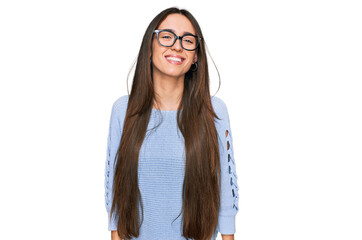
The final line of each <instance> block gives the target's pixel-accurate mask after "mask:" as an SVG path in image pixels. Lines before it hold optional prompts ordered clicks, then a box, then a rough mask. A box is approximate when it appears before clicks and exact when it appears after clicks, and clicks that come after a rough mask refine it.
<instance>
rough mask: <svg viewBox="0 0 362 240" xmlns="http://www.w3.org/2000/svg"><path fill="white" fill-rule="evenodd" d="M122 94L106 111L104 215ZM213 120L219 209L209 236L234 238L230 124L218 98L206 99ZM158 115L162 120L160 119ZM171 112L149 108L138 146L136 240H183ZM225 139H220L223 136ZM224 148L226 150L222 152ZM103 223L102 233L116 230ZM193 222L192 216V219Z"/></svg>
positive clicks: (177, 144)
mask: <svg viewBox="0 0 362 240" xmlns="http://www.w3.org/2000/svg"><path fill="white" fill-rule="evenodd" d="M128 98H129V96H128V95H124V96H121V97H119V98H118V99H117V100H116V101H115V102H114V104H113V106H112V113H111V117H110V124H109V135H108V141H107V158H106V167H105V181H104V184H105V203H106V210H107V212H108V219H109V216H110V209H111V206H112V200H113V196H112V187H113V177H114V169H113V163H114V161H115V155H116V152H117V149H118V146H119V143H120V139H121V135H122V131H123V123H124V118H125V114H126V110H127V104H128ZM211 100H212V104H213V108H214V111H215V112H216V115H217V116H218V117H219V118H220V119H221V120H218V119H216V118H214V119H215V127H216V129H217V132H218V139H219V140H218V141H219V150H220V165H221V192H220V194H221V195H220V198H221V207H220V211H219V217H218V225H217V227H216V229H215V232H214V236H213V238H212V240H213V239H216V236H217V234H218V232H220V233H221V234H234V233H235V217H236V214H237V212H238V200H239V198H238V196H239V194H238V185H237V179H238V177H237V174H236V168H235V160H234V151H233V143H232V132H231V129H230V120H229V115H228V111H227V107H226V105H225V103H224V102H223V101H222V100H221V99H220V98H218V97H215V96H213V97H211ZM161 114H162V116H161ZM176 115H177V110H174V111H164V110H161V112H160V111H159V110H156V109H152V114H151V117H150V121H149V125H148V128H147V129H150V128H152V127H154V126H156V125H158V124H159V123H160V122H161V121H162V123H161V125H160V126H158V127H157V128H156V129H155V130H152V131H147V133H146V137H145V140H144V142H143V144H142V146H141V149H140V154H139V165H138V185H139V189H140V192H141V196H142V201H143V208H144V209H143V210H144V220H143V223H142V225H141V228H140V236H139V238H133V239H139V240H181V239H182V240H184V239H185V238H184V237H183V236H182V229H181V226H182V223H181V221H182V214H181V215H180V216H179V217H178V218H177V219H176V221H174V222H173V223H172V221H173V220H174V219H175V218H176V217H177V216H178V215H179V213H180V211H181V208H182V185H183V180H184V171H185V166H184V165H185V155H184V151H185V146H184V138H183V136H182V133H181V131H180V130H179V129H178V126H177V121H176ZM226 130H227V131H228V135H227V136H225V131H226ZM228 146H229V149H228V148H227V147H228ZM114 216H115V214H113V217H112V219H111V221H108V230H109V231H116V230H117V223H118V220H119V219H118V218H115V217H114ZM195 217H196V216H195Z"/></svg>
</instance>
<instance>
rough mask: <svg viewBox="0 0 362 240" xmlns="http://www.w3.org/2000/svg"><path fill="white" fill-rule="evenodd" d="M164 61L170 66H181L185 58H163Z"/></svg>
mask: <svg viewBox="0 0 362 240" xmlns="http://www.w3.org/2000/svg"><path fill="white" fill-rule="evenodd" d="M165 58H166V60H167V61H168V62H169V63H172V64H182V63H183V61H184V60H185V58H182V57H176V56H165Z"/></svg>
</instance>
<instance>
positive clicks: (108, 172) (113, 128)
mask: <svg viewBox="0 0 362 240" xmlns="http://www.w3.org/2000/svg"><path fill="white" fill-rule="evenodd" d="M119 108H120V101H119V100H117V101H115V102H114V103H113V106H112V111H111V116H110V121H109V131H108V139H107V157H106V166H105V180H104V187H105V194H104V196H105V206H106V210H107V213H108V230H109V231H116V230H117V225H118V217H117V218H116V217H115V213H113V216H112V219H110V211H111V207H112V201H113V191H112V190H113V189H112V188H113V177H114V170H115V166H116V165H115V163H116V159H115V156H116V152H117V150H118V147H119V143H120V140H121V128H120V121H119V116H120V111H119Z"/></svg>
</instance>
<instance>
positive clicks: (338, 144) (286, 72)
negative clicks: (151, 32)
mask: <svg viewBox="0 0 362 240" xmlns="http://www.w3.org/2000/svg"><path fill="white" fill-rule="evenodd" d="M359 3H360V2H359V1H351V0H344V1H342V0H340V1H326V0H325V1H322V0H313V1H311V0H303V1H290V0H289V1H286V0H285V1H281V0H279V1H266V0H264V1H261V0H253V1H215V2H210V1H204V2H201V1H195V0H193V1H143V2H140V1H134V2H131V1H90V0H88V1H80V0H72V1H69V0H62V1H36V0H34V1H1V3H0V80H1V85H0V109H1V118H0V119H1V124H0V132H1V133H0V140H1V150H0V161H1V166H0V184H1V186H0V187H1V198H0V201H1V204H0V219H1V230H0V239H4V240H5V239H6V240H9V239H38V240H43V239H52V240H57V239H62V240H64V239H110V233H109V232H108V231H107V215H106V210H105V203H104V168H105V159H106V143H107V142H106V141H107V134H108V132H107V131H108V126H109V125H108V124H109V117H110V113H111V107H112V104H113V102H114V101H115V100H116V99H117V98H118V97H120V96H122V95H125V94H127V74H128V72H129V70H130V68H131V65H132V63H133V61H134V60H135V58H136V56H137V54H138V50H139V47H140V43H141V40H142V37H143V34H144V32H145V30H146V28H147V26H148V24H149V23H150V21H151V20H152V19H153V18H154V17H155V16H156V15H157V14H158V13H159V12H160V11H162V10H163V9H165V8H168V7H171V6H178V7H181V8H186V9H188V10H189V11H190V12H191V13H192V14H193V15H194V16H195V17H196V19H197V20H198V21H199V23H200V25H201V28H202V30H203V33H204V37H205V39H206V42H207V45H208V47H209V50H210V53H211V56H212V57H213V59H214V61H215V63H216V66H217V68H218V69H219V72H220V75H221V88H220V90H219V92H217V94H216V96H218V97H220V98H221V99H223V100H224V102H225V103H226V105H227V107H228V111H229V115H230V122H231V129H232V134H233V140H234V142H233V146H234V154H235V161H236V168H237V173H238V176H239V179H238V185H239V188H240V190H239V197H240V200H239V212H238V214H237V217H236V228H237V230H236V233H235V239H237V240H241V239H243V240H268V239H278V240H291V239H292V240H299V239H303V240H305V239H308V240H311V239H313V240H314V239H316V240H317V239H318V240H320V239H328V240H330V239H343V240H345V239H348V240H354V239H356V240H357V239H359V240H361V239H362V231H361V226H362V204H361V202H362V184H361V183H362V175H361V171H362V168H361V160H362V127H361V122H362V104H361V103H362V96H361V95H362V94H361V92H362V88H361V80H362V70H361V69H362V57H361V56H362V44H361V43H362V31H361V30H362V26H361V25H362V24H361V23H362V14H361V12H362V8H361V5H359ZM209 63H210V73H211V87H212V88H211V90H212V91H211V94H215V93H216V91H217V87H218V84H219V82H218V81H219V79H218V77H217V74H216V70H215V67H214V65H213V64H212V62H211V61H210V62H209ZM128 83H129V84H128V86H129V87H131V83H132V79H131V77H130V78H129V82H128ZM129 91H130V89H129Z"/></svg>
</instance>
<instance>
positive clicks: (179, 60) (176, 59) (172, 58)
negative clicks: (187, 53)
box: [167, 57, 181, 62]
mask: <svg viewBox="0 0 362 240" xmlns="http://www.w3.org/2000/svg"><path fill="white" fill-rule="evenodd" d="M167 59H168V60H172V61H177V62H181V58H176V57H168V58H167Z"/></svg>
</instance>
